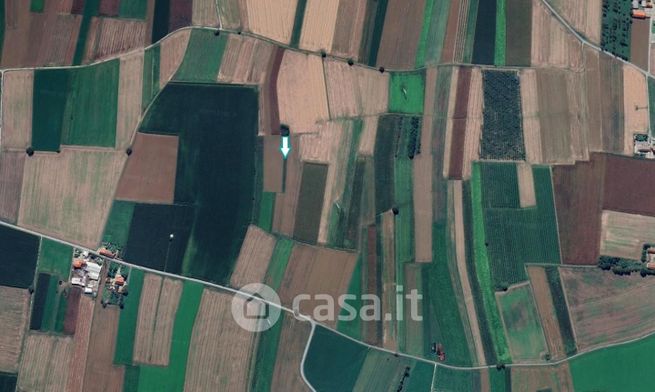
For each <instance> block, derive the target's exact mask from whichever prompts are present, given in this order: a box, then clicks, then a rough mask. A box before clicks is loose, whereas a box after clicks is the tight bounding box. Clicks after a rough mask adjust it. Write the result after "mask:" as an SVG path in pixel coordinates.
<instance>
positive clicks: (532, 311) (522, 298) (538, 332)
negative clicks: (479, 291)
mask: <svg viewBox="0 0 655 392" xmlns="http://www.w3.org/2000/svg"><path fill="white" fill-rule="evenodd" d="M498 304H499V307H500V311H501V314H502V316H503V322H504V323H505V329H506V331H507V338H508V340H509V347H510V350H511V351H512V358H514V360H535V361H538V360H540V359H542V356H543V355H544V354H545V353H546V351H547V347H546V339H545V337H544V333H543V329H542V327H541V323H540V321H539V315H538V314H537V309H536V307H535V304H534V300H533V297H532V290H531V288H530V285H523V286H520V287H514V288H511V289H510V290H509V291H508V292H506V293H500V294H498Z"/></svg>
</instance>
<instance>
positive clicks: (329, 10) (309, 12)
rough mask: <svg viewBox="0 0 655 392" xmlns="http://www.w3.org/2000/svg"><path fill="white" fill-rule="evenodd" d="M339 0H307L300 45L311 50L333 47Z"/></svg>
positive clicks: (326, 49)
mask: <svg viewBox="0 0 655 392" xmlns="http://www.w3.org/2000/svg"><path fill="white" fill-rule="evenodd" d="M339 3H340V1H339V0H307V5H306V7H305V15H304V19H303V24H302V32H301V34H300V43H299V46H300V48H302V49H307V50H311V51H318V50H325V51H326V52H327V51H329V50H330V48H332V39H333V37H334V30H335V28H336V23H337V14H338V11H339Z"/></svg>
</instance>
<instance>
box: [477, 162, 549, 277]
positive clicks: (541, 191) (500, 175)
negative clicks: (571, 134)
mask: <svg viewBox="0 0 655 392" xmlns="http://www.w3.org/2000/svg"><path fill="white" fill-rule="evenodd" d="M476 166H477V167H479V168H480V169H479V170H480V171H481V173H482V175H481V180H482V182H481V188H482V191H481V192H482V198H483V201H484V202H483V207H482V208H483V211H484V226H485V232H486V237H485V238H486V240H485V247H486V252H487V254H488V256H489V262H490V266H491V275H492V279H493V284H494V286H495V287H497V288H503V287H506V286H509V285H510V284H514V283H518V282H521V281H525V280H527V275H526V273H525V268H524V267H523V265H524V264H525V263H559V262H560V251H559V239H558V234H557V220H556V217H555V205H554V201H553V188H552V182H551V176H550V168H548V167H537V166H535V167H533V168H532V175H533V179H534V189H535V196H536V201H537V206H536V207H529V208H516V207H518V203H517V196H518V185H517V176H516V167H515V165H514V164H497V163H488V162H484V163H479V164H476ZM512 170H513V174H512ZM497 206H498V207H497ZM499 207H500V208H499Z"/></svg>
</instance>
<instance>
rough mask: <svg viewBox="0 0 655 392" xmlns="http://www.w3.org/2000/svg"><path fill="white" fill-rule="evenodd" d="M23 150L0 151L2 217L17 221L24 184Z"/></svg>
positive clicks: (0, 212) (0, 211) (0, 207)
mask: <svg viewBox="0 0 655 392" xmlns="http://www.w3.org/2000/svg"><path fill="white" fill-rule="evenodd" d="M24 165H25V153H24V152H23V151H3V152H1V153H0V218H1V219H3V220H5V221H8V222H12V223H16V220H18V207H19V204H20V195H21V188H22V185H23V168H24Z"/></svg>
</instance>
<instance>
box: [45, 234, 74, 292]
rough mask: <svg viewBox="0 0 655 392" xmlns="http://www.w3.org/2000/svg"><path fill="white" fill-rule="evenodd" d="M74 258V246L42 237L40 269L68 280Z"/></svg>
mask: <svg viewBox="0 0 655 392" xmlns="http://www.w3.org/2000/svg"><path fill="white" fill-rule="evenodd" d="M72 259H73V247H72V246H70V245H66V244H62V243H60V242H57V241H53V240H49V239H47V238H42V239H41V247H40V249H39V261H38V270H39V271H40V272H49V273H51V274H54V275H57V276H59V278H60V279H62V280H64V281H67V280H68V276H69V275H70V269H71V262H72Z"/></svg>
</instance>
